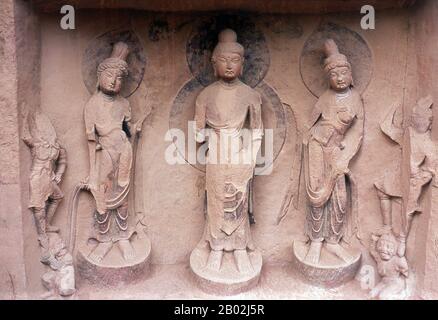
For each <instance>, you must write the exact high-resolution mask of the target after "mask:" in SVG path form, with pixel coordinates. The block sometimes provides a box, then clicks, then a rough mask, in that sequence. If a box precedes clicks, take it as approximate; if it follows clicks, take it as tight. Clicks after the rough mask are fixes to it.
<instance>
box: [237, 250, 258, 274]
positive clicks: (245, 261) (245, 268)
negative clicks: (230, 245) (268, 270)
mask: <svg viewBox="0 0 438 320" xmlns="http://www.w3.org/2000/svg"><path fill="white" fill-rule="evenodd" d="M234 259H235V260H236V265H237V270H239V272H240V273H251V272H253V271H254V269H253V268H252V264H251V260H249V256H248V252H247V251H246V249H243V250H234Z"/></svg>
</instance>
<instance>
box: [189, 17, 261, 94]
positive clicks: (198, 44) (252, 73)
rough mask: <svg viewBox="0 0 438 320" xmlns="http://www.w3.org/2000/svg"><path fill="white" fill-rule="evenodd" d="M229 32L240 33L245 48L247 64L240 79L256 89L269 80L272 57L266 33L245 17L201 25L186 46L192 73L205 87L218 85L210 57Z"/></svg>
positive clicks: (218, 19)
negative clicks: (266, 78) (262, 82)
mask: <svg viewBox="0 0 438 320" xmlns="http://www.w3.org/2000/svg"><path fill="white" fill-rule="evenodd" d="M227 28H231V29H233V30H234V31H235V32H236V33H237V41H238V42H239V43H240V44H241V45H242V46H243V47H244V48H245V63H244V66H243V76H242V77H241V79H242V81H243V82H245V83H246V84H247V85H249V86H251V87H253V88H254V87H256V86H257V84H259V83H260V82H261V81H262V80H263V78H264V77H265V76H266V73H267V72H268V69H269V64H270V56H269V49H268V46H267V44H266V40H265V37H264V35H263V33H262V32H261V31H260V30H259V29H257V28H256V26H255V24H254V23H253V22H252V21H251V20H250V19H249V18H247V17H245V16H241V15H218V16H213V17H209V18H207V19H204V20H201V21H200V22H198V23H197V24H196V25H195V27H194V28H193V31H192V33H191V34H190V36H189V40H188V41H187V46H186V56H187V63H188V65H189V68H190V71H191V73H192V74H193V76H194V77H195V78H196V79H197V80H198V81H199V82H200V83H201V84H202V85H203V86H208V85H209V84H211V83H212V82H214V81H216V78H215V77H214V71H213V67H212V65H211V55H212V52H213V49H214V47H215V46H216V44H217V43H218V34H219V32H220V31H222V30H223V29H227Z"/></svg>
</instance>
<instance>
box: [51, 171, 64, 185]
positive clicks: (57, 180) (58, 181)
mask: <svg viewBox="0 0 438 320" xmlns="http://www.w3.org/2000/svg"><path fill="white" fill-rule="evenodd" d="M52 180H53V181H55V182H56V184H59V183H60V182H61V180H62V175H61V174H60V173H57V174H55V176H54V177H53V179H52Z"/></svg>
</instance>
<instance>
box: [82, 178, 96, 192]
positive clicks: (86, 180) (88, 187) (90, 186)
mask: <svg viewBox="0 0 438 320" xmlns="http://www.w3.org/2000/svg"><path fill="white" fill-rule="evenodd" d="M80 184H81V186H82V187H83V188H84V189H85V190H92V189H95V188H94V185H93V184H92V183H90V176H87V177H85V178H84V179H82V180H81V182H80Z"/></svg>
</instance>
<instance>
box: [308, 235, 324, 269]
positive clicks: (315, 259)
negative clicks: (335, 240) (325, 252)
mask: <svg viewBox="0 0 438 320" xmlns="http://www.w3.org/2000/svg"><path fill="white" fill-rule="evenodd" d="M321 248H322V241H312V242H311V243H310V248H309V251H307V254H306V257H305V258H304V261H306V262H307V263H310V264H314V265H315V264H318V263H319V256H320V255H321Z"/></svg>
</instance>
